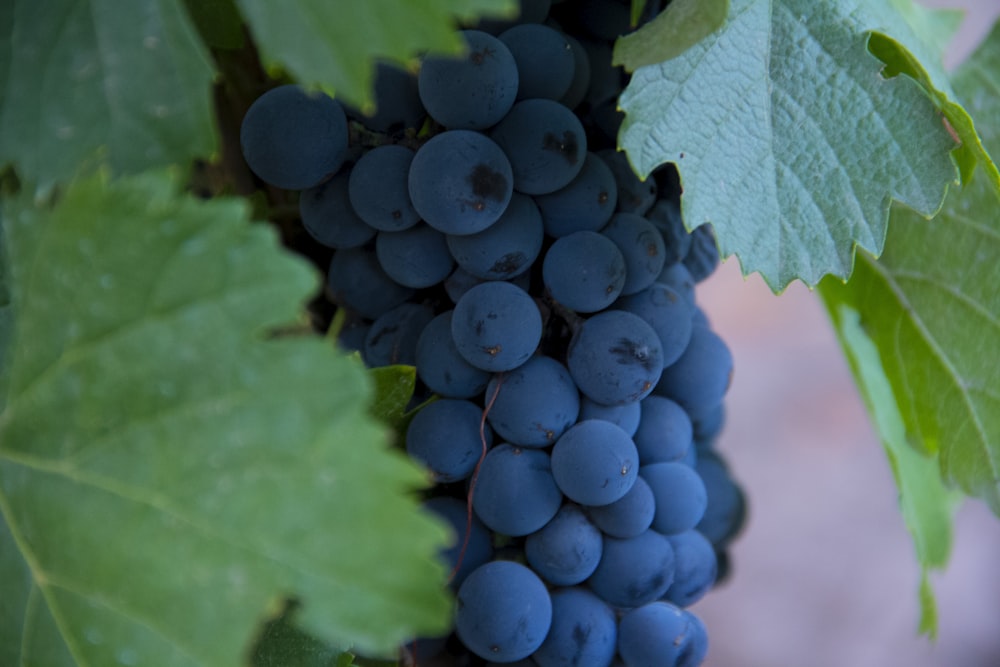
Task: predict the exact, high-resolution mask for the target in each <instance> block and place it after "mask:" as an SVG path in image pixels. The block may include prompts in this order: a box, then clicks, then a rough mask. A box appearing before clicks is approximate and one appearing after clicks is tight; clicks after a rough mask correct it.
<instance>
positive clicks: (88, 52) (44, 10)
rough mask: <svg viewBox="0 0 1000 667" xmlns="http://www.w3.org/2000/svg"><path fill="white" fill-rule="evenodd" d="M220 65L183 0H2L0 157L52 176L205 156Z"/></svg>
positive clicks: (44, 181) (41, 177)
mask: <svg viewBox="0 0 1000 667" xmlns="http://www.w3.org/2000/svg"><path fill="white" fill-rule="evenodd" d="M56 17H58V20H56ZM213 76H214V72H213V69H212V65H211V63H210V62H209V56H208V52H207V51H206V49H205V47H204V46H203V45H202V43H201V42H200V41H199V40H198V34H197V32H196V31H195V30H194V28H193V27H192V26H191V24H190V21H189V20H188V17H187V14H186V13H185V11H184V7H183V5H182V4H181V2H180V1H179V0H130V1H129V2H114V1H112V0H79V1H78V0H49V1H47V2H37V1H36V0H12V1H10V2H3V3H0V90H3V93H4V94H3V97H2V98H0V166H3V165H4V164H8V163H16V165H17V169H18V173H19V174H20V176H21V177H22V178H23V179H25V180H27V181H31V182H35V183H37V184H38V186H39V187H41V188H47V187H48V186H50V185H51V184H53V183H55V182H57V181H64V180H66V179H68V178H69V177H71V176H72V175H73V174H74V173H76V172H77V170H78V169H79V168H80V165H81V164H84V163H94V162H98V161H100V162H106V163H107V164H109V165H110V166H111V167H112V169H114V171H116V172H119V173H126V172H137V171H141V170H143V169H147V168H150V167H159V166H162V165H168V164H174V163H179V164H186V163H188V162H189V161H190V160H192V159H193V158H195V157H201V156H208V155H210V154H211V153H213V152H214V151H215V150H216V145H217V139H216V136H215V128H214V125H213V117H212V96H211V92H212V91H211V82H212V77H213Z"/></svg>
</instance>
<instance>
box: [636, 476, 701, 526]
mask: <svg viewBox="0 0 1000 667" xmlns="http://www.w3.org/2000/svg"><path fill="white" fill-rule="evenodd" d="M639 474H640V475H642V478H643V479H645V480H646V483H648V484H649V488H650V489H652V490H653V498H654V499H655V500H656V514H655V516H654V517H653V530H655V531H657V532H659V533H663V534H664V535H676V534H677V533H682V532H684V531H685V530H690V529H692V528H694V527H695V526H697V525H698V522H699V521H701V519H702V517H703V516H704V515H705V508H706V507H707V505H708V494H707V492H706V490H705V484H704V482H702V480H701V477H700V476H699V475H698V473H697V472H695V471H694V470H693V469H692V468H691V467H690V466H687V465H684V464H683V463H650V464H649V465H644V466H642V468H641V469H640V470H639Z"/></svg>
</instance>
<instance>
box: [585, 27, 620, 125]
mask: <svg viewBox="0 0 1000 667" xmlns="http://www.w3.org/2000/svg"><path fill="white" fill-rule="evenodd" d="M580 43H581V44H583V49H584V51H586V52H587V60H588V61H589V62H590V85H589V86H588V87H587V95H586V97H585V98H584V99H586V101H587V103H588V104H589V105H590V108H591V110H593V109H594V108H596V107H598V106H600V105H602V104H605V103H607V102H609V101H613V100H615V99H617V97H618V95H619V94H620V93H621V92H622V89H623V88H624V87H625V86H624V71H623V70H622V68H621V67H615V66H613V65H612V64H611V59H612V58H611V45H610V44H607V43H605V42H595V41H591V40H584V39H581V41H580Z"/></svg>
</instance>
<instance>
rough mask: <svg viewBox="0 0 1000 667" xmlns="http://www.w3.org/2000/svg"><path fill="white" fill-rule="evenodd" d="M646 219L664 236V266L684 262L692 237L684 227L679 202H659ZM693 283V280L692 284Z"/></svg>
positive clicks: (665, 200)
mask: <svg viewBox="0 0 1000 667" xmlns="http://www.w3.org/2000/svg"><path fill="white" fill-rule="evenodd" d="M646 219H647V220H649V222H650V223H651V224H652V225H653V226H654V227H656V228H657V229H658V230H659V231H660V235H661V236H663V245H664V258H665V261H664V266H670V265H671V264H676V263H678V262H681V261H683V260H684V257H685V256H686V255H687V254H688V251H689V250H690V249H691V235H690V234H689V233H688V230H687V229H686V228H685V227H684V221H683V220H682V219H681V209H680V207H679V206H678V204H677V202H674V201H671V200H669V199H659V200H657V201H656V203H655V204H653V207H652V209H651V210H650V211H649V212H647V213H646ZM685 268H686V267H685ZM693 282H694V281H693V280H692V284H693Z"/></svg>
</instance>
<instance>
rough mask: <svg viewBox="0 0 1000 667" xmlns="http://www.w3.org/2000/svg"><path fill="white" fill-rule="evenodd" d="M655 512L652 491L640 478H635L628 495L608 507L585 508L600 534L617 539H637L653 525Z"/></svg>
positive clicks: (654, 500)
mask: <svg viewBox="0 0 1000 667" xmlns="http://www.w3.org/2000/svg"><path fill="white" fill-rule="evenodd" d="M655 512H656V499H655V498H654V497H653V490H652V489H650V488H649V484H647V483H646V480H644V479H643V478H642V477H637V478H636V480H635V484H633V485H632V488H631V489H629V490H628V493H626V494H625V495H624V496H622V497H621V498H619V499H618V500H616V501H615V502H613V503H611V504H610V505H601V506H600V507H588V508H587V513H588V514H589V515H590V520H591V521H593V522H594V525H595V526H597V527H598V528H600V529H601V532H603V533H604V534H605V535H610V536H611V537H617V538H619V539H626V538H629V537H637V536H639V535H640V534H642V533H644V532H646V531H647V530H648V529H649V527H650V526H651V525H653V515H654V513H655Z"/></svg>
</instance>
